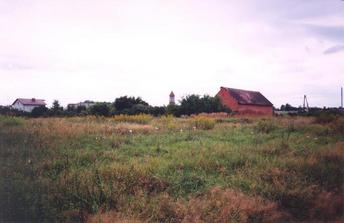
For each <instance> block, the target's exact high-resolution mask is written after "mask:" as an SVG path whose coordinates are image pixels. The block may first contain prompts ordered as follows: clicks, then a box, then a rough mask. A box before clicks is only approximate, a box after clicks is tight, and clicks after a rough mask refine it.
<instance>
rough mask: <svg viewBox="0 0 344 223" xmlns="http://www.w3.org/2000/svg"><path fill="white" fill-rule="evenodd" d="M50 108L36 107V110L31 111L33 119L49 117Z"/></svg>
mask: <svg viewBox="0 0 344 223" xmlns="http://www.w3.org/2000/svg"><path fill="white" fill-rule="evenodd" d="M48 111H49V110H48V108H47V107H45V106H39V107H35V108H34V109H32V111H31V116H32V117H35V118H37V117H41V116H47V115H48Z"/></svg>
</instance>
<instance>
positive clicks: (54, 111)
mask: <svg viewBox="0 0 344 223" xmlns="http://www.w3.org/2000/svg"><path fill="white" fill-rule="evenodd" d="M50 113H51V115H63V107H62V106H60V103H59V101H58V100H54V102H53V106H52V107H51V109H50Z"/></svg>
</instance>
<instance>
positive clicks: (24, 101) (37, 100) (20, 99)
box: [12, 98, 46, 106]
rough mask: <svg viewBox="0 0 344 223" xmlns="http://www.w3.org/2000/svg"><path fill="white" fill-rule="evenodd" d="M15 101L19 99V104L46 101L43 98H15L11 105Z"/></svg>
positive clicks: (34, 103) (33, 103)
mask: <svg viewBox="0 0 344 223" xmlns="http://www.w3.org/2000/svg"><path fill="white" fill-rule="evenodd" d="M17 101H19V102H20V103H21V104H23V105H37V106H40V105H46V103H45V102H44V101H45V100H43V99H36V98H30V99H27V98H17V99H16V100H15V101H14V102H13V104H12V105H14V104H15V103H16V102H17Z"/></svg>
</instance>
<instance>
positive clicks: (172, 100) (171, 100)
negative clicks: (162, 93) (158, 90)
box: [169, 91, 176, 105]
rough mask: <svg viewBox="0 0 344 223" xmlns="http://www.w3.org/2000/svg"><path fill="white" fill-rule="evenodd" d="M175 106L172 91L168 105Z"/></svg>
mask: <svg viewBox="0 0 344 223" xmlns="http://www.w3.org/2000/svg"><path fill="white" fill-rule="evenodd" d="M175 104H176V102H175V99H174V93H173V91H171V93H170V103H169V105H175Z"/></svg>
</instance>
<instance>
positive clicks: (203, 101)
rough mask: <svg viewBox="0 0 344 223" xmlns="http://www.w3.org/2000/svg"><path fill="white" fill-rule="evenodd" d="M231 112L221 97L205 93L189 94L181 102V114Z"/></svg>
mask: <svg viewBox="0 0 344 223" xmlns="http://www.w3.org/2000/svg"><path fill="white" fill-rule="evenodd" d="M202 112H205V113H212V112H230V109H228V108H226V107H225V106H223V105H222V103H221V100H220V98H218V97H211V96H209V95H204V96H203V97H200V96H199V95H195V94H192V95H188V96H186V97H185V98H183V99H182V101H181V103H180V114H182V115H191V114H199V113H202Z"/></svg>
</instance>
